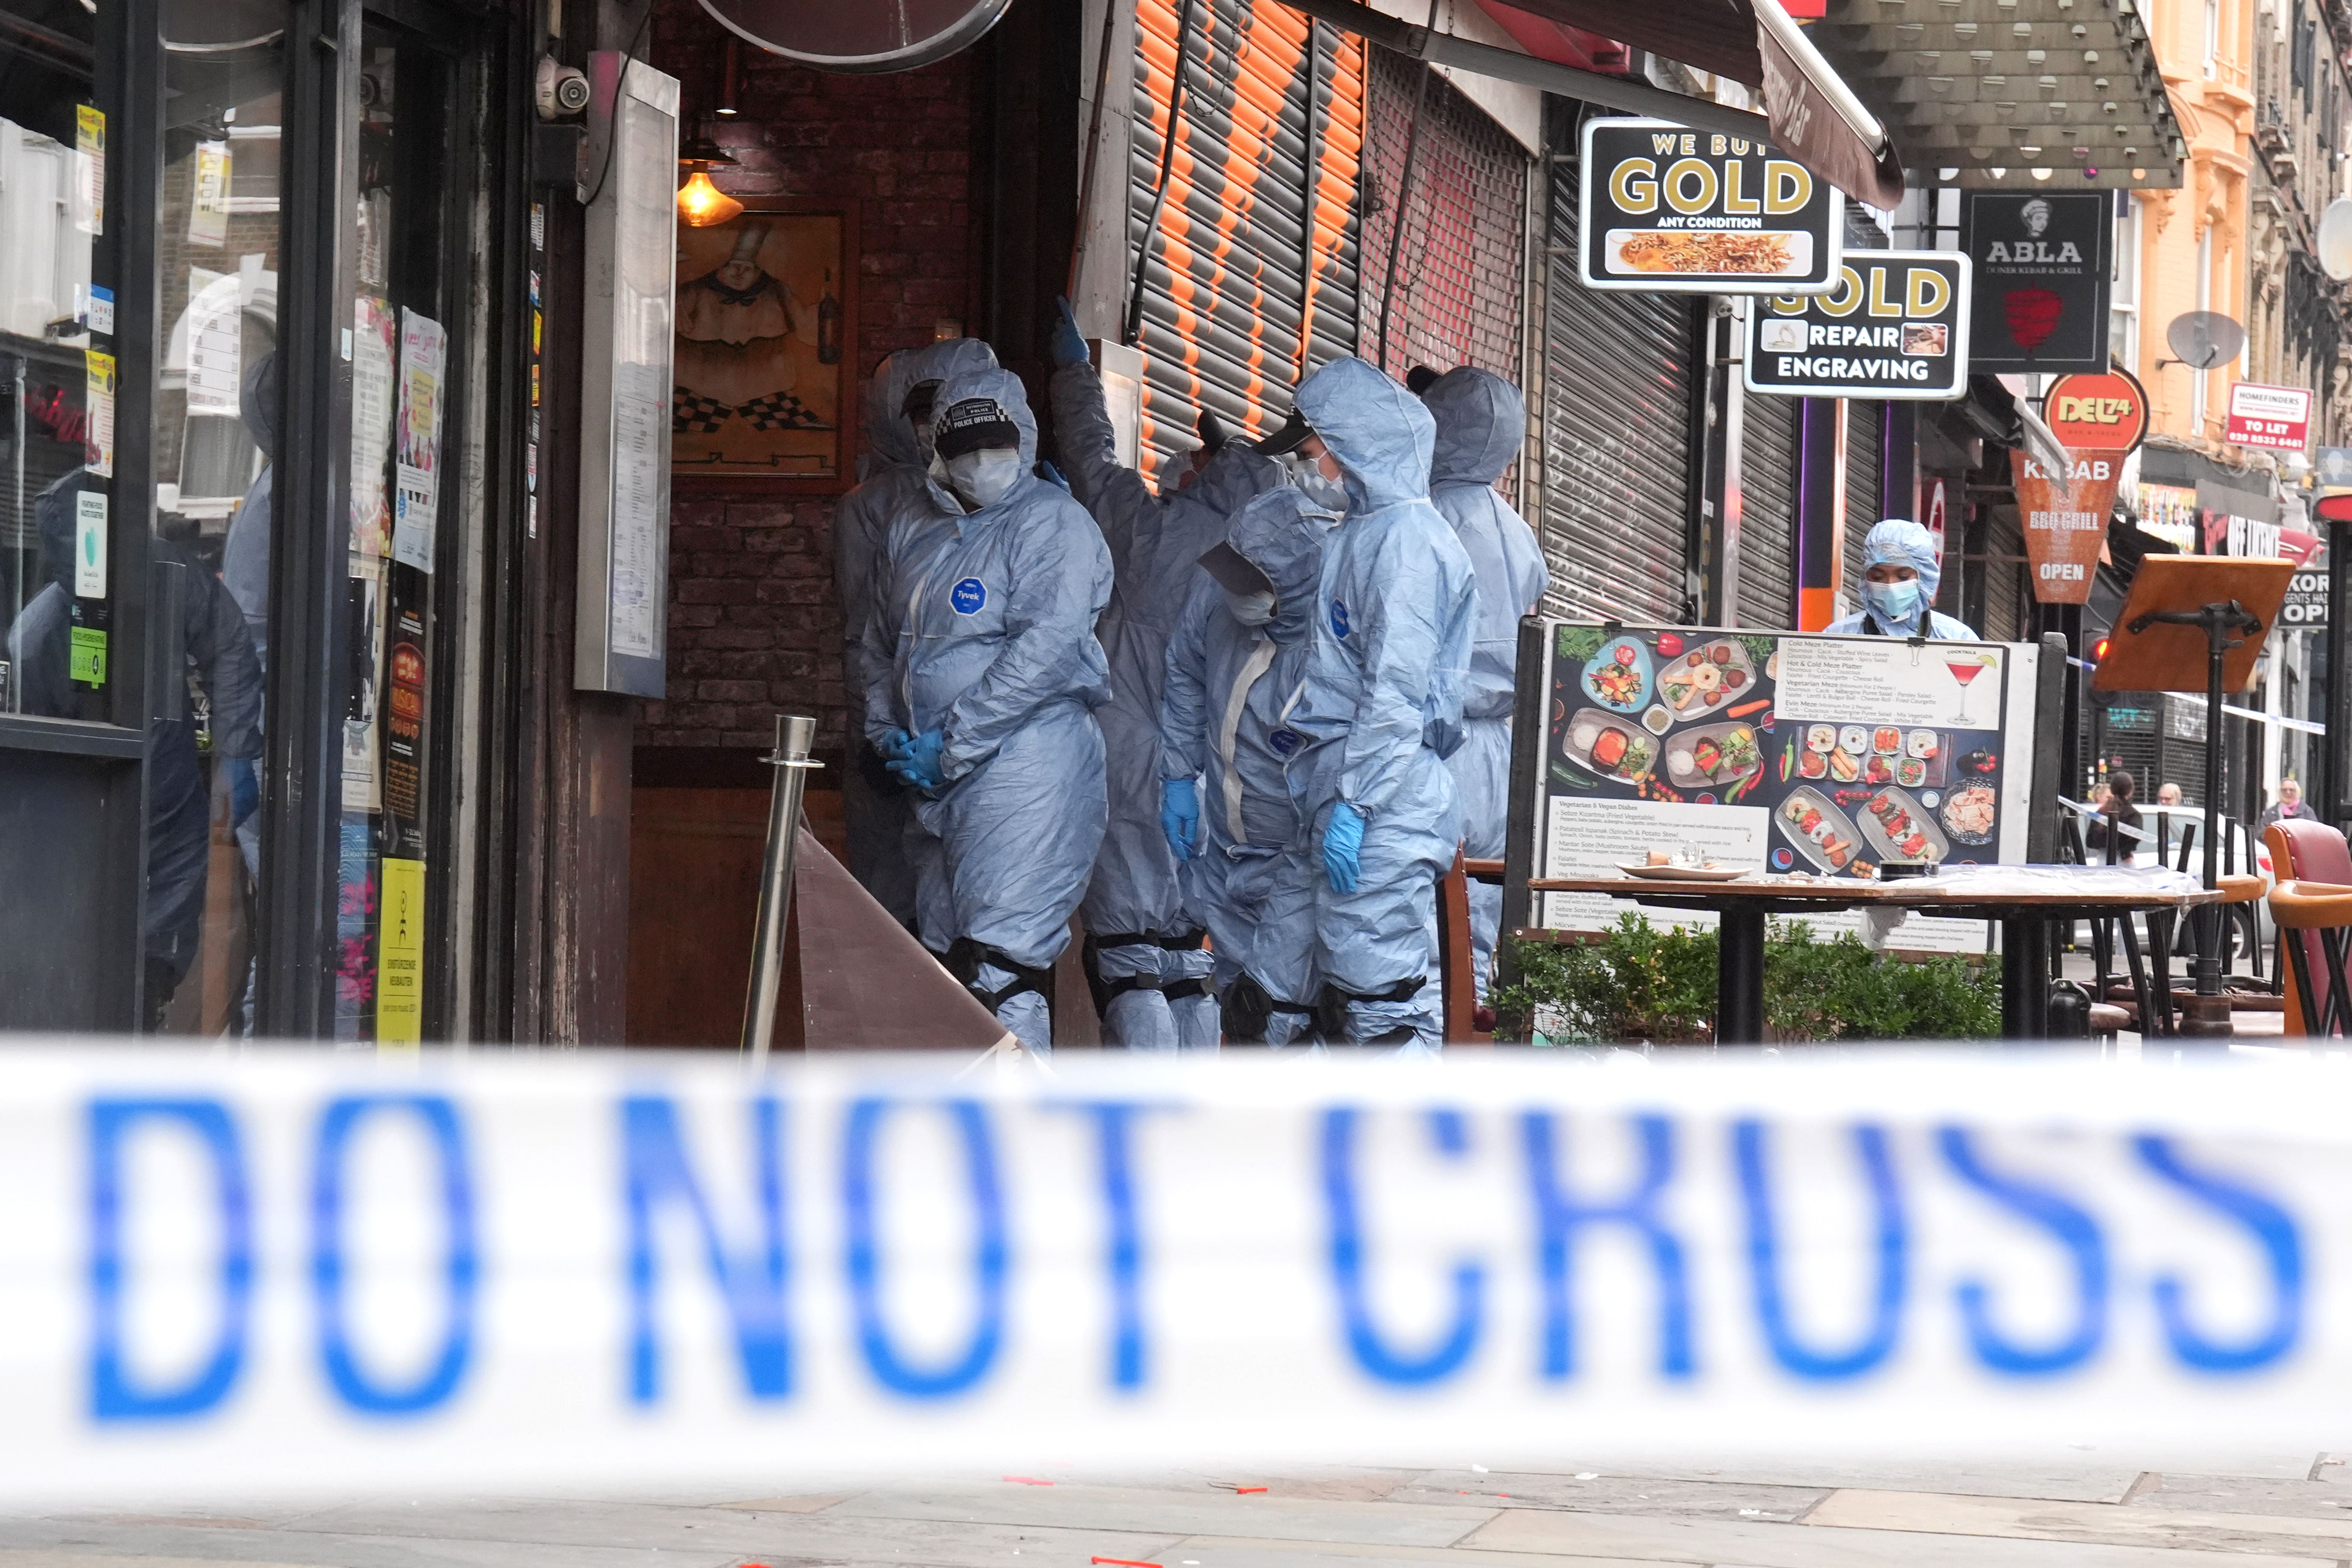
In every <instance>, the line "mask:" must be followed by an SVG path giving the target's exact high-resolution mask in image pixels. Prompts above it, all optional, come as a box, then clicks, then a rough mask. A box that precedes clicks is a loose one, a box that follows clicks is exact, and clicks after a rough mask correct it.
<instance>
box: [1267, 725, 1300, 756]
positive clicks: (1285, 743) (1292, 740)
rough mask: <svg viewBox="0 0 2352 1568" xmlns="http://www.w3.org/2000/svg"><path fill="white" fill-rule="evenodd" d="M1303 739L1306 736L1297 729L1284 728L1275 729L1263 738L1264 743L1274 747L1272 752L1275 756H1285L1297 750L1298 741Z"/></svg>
mask: <svg viewBox="0 0 2352 1568" xmlns="http://www.w3.org/2000/svg"><path fill="white" fill-rule="evenodd" d="M1304 739H1306V737H1305V736H1303V735H1301V734H1300V733H1299V732H1298V731H1296V730H1292V729H1288V728H1285V729H1280V730H1276V731H1275V732H1274V733H1272V734H1271V735H1268V736H1267V737H1266V738H1265V743H1266V744H1267V745H1269V746H1272V747H1273V748H1274V754H1275V755H1276V756H1277V757H1286V756H1288V755H1290V753H1291V752H1295V751H1297V750H1298V742H1300V741H1302V740H1304Z"/></svg>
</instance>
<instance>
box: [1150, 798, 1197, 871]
mask: <svg viewBox="0 0 2352 1568" xmlns="http://www.w3.org/2000/svg"><path fill="white" fill-rule="evenodd" d="M1160 832H1162V833H1164V834H1166V835H1167V836H1168V850H1169V853H1170V854H1171V855H1173V856H1175V857H1176V858H1177V860H1178V861H1179V862H1180V863H1181V862H1182V861H1186V860H1190V859H1191V858H1192V857H1193V856H1195V855H1197V854H1199V853H1200V852H1201V789H1200V786H1199V785H1198V784H1194V783H1193V782H1192V780H1191V779H1162V780H1160Z"/></svg>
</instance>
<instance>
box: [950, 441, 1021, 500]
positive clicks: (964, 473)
mask: <svg viewBox="0 0 2352 1568" xmlns="http://www.w3.org/2000/svg"><path fill="white" fill-rule="evenodd" d="M939 466H940V465H939V464H937V463H934V464H933V467H934V468H936V467H939ZM945 466H946V468H947V475H946V478H947V484H948V488H949V489H951V490H953V491H955V493H956V495H957V497H958V499H960V500H962V501H963V503H964V504H965V505H966V506H969V507H970V508H971V510H974V511H978V510H980V509H981V508H982V507H984V506H993V505H994V504H995V503H996V502H997V501H999V500H1002V499H1003V496H1004V492H1005V491H1007V490H1009V489H1012V488H1013V486H1014V485H1015V484H1017V483H1019V482H1020V479H1021V454H1020V453H1019V452H1016V451H1013V450H1011V449H1009V448H1007V447H982V448H981V449H980V450H979V451H977V452H965V453H961V454H960V455H959V456H956V457H953V458H948V459H946V465H945Z"/></svg>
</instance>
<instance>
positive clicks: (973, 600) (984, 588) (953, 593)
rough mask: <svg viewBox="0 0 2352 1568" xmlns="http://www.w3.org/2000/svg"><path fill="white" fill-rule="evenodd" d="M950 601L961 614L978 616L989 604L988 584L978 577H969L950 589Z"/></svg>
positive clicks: (956, 611) (957, 612) (958, 613)
mask: <svg viewBox="0 0 2352 1568" xmlns="http://www.w3.org/2000/svg"><path fill="white" fill-rule="evenodd" d="M948 603H949V604H950V605H954V606H955V613H956V614H957V615H959V616H976V615H978V614H979V613H980V612H981V610H982V608H983V607H984V606H986V605H987V604H988V585H987V584H984V583H982V581H981V580H980V579H979V578H977V577H967V578H965V579H964V580H963V581H962V582H961V583H958V584H956V585H955V586H954V587H952V588H950V589H949V590H948Z"/></svg>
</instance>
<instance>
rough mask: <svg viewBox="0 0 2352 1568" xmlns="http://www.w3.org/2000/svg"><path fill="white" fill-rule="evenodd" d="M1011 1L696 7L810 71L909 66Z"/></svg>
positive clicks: (766, 0)
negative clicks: (810, 67)
mask: <svg viewBox="0 0 2352 1568" xmlns="http://www.w3.org/2000/svg"><path fill="white" fill-rule="evenodd" d="M1012 5H1013V0H895V3H894V4H891V5H809V4H808V3H807V0H702V8H703V9H704V10H706V11H708V12H709V13H710V14H711V15H712V16H716V17H718V18H719V21H720V22H721V23H722V24H724V25H725V26H726V27H727V28H728V29H729V30H730V32H733V33H734V34H736V35H737V36H738V37H741V38H742V39H743V40H744V42H746V43H751V44H757V45H758V46H759V47H761V48H763V49H765V50H767V51H768V52H769V53H770V54H772V55H782V56H783V57H784V58H786V59H788V60H797V61H799V62H800V63H801V64H803V65H804V66H814V67H815V68H817V69H818V70H826V71H850V72H858V73H871V72H878V71H906V70H913V69H914V68H916V67H918V66H927V65H929V64H930V63H931V62H932V61H934V60H943V59H945V58H948V57H949V56H950V55H951V54H954V53H955V52H956V51H957V50H958V49H961V48H962V47H964V46H966V45H967V44H971V43H974V42H977V41H978V40H979V38H980V37H981V35H982V34H983V33H985V32H987V31H988V30H989V29H990V28H991V27H993V26H996V23H997V19H998V18H999V17H1001V16H1003V15H1004V13H1005V12H1006V11H1008V10H1010V9H1011V8H1012Z"/></svg>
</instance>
